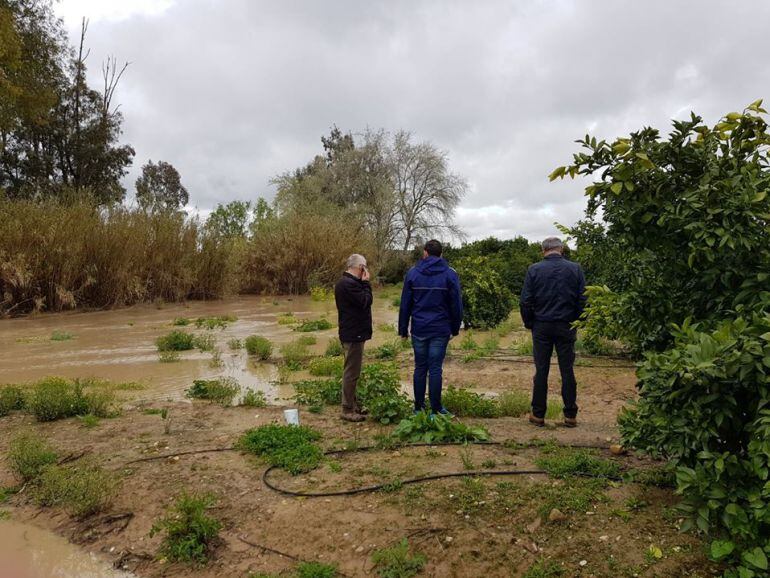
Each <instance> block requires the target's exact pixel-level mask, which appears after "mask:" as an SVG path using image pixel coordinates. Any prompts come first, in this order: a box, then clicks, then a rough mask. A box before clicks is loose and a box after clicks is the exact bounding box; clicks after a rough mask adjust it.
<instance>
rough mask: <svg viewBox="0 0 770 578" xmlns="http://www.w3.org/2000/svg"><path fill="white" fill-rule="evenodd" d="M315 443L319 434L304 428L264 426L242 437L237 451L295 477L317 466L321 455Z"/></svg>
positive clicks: (276, 425) (321, 457) (249, 431)
mask: <svg viewBox="0 0 770 578" xmlns="http://www.w3.org/2000/svg"><path fill="white" fill-rule="evenodd" d="M319 439H321V434H320V433H318V432H317V431H315V430H313V429H311V428H309V427H306V426H292V425H278V424H268V425H263V426H260V427H257V428H254V429H251V430H248V431H247V432H246V433H244V434H243V436H241V438H240V439H239V440H238V447H239V448H240V449H242V450H243V451H246V452H249V453H252V454H255V455H257V456H261V457H263V458H264V459H265V460H266V461H267V462H268V463H269V464H270V465H272V466H277V467H279V468H282V469H284V470H286V471H287V472H289V473H290V474H291V475H293V476H296V475H297V474H302V473H305V472H309V471H311V470H314V469H315V468H317V467H318V466H319V465H320V463H321V460H322V459H323V452H322V451H321V448H319V447H318V446H317V445H316V444H315V442H316V441H318V440H319Z"/></svg>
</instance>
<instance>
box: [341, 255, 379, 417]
mask: <svg viewBox="0 0 770 578" xmlns="http://www.w3.org/2000/svg"><path fill="white" fill-rule="evenodd" d="M346 267H347V270H346V271H345V272H344V273H343V274H342V277H341V278H340V280H339V281H337V285H336V286H335V287H334V300H335V302H336V303H337V313H338V314H339V328H340V329H339V330H340V341H341V342H342V347H343V349H344V350H345V369H344V371H343V373H342V415H341V416H340V417H342V419H344V420H346V421H364V420H365V419H366V417H365V416H364V413H363V412H364V410H363V409H362V408H361V406H359V405H358V400H357V399H356V387H357V386H358V378H359V377H360V376H361V363H362V361H363V358H364V342H365V341H368V340H369V339H371V338H372V286H371V284H370V283H369V269H367V267H366V259H365V258H364V257H363V256H362V255H351V256H350V257H348V261H347V264H346Z"/></svg>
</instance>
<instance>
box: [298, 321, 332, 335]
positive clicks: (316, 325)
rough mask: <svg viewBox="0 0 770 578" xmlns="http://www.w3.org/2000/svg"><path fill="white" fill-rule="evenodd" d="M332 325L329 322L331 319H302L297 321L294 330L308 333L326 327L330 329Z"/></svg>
mask: <svg viewBox="0 0 770 578" xmlns="http://www.w3.org/2000/svg"><path fill="white" fill-rule="evenodd" d="M332 327H334V326H333V325H332V324H331V321H329V320H328V319H324V318H321V319H316V320H313V321H311V320H308V319H303V320H301V321H300V322H299V324H298V325H297V326H296V327H295V328H294V331H301V332H303V333H308V332H310V331H326V330H327V329H331V328H332Z"/></svg>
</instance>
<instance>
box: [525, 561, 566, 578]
mask: <svg viewBox="0 0 770 578" xmlns="http://www.w3.org/2000/svg"><path fill="white" fill-rule="evenodd" d="M563 575H564V569H563V568H562V567H561V566H559V564H557V563H556V562H554V561H553V560H546V559H545V558H540V559H538V560H537V561H535V563H534V564H532V566H530V567H529V568H528V569H527V571H526V572H525V573H524V575H523V576H522V578H557V577H558V576H563Z"/></svg>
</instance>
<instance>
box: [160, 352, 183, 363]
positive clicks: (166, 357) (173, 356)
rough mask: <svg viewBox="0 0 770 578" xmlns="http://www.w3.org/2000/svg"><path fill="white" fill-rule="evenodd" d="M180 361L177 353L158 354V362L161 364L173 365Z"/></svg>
mask: <svg viewBox="0 0 770 578" xmlns="http://www.w3.org/2000/svg"><path fill="white" fill-rule="evenodd" d="M180 359H181V357H180V355H179V352H178V351H160V352H158V361H160V362H161V363H175V362H177V361H179V360H180Z"/></svg>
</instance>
